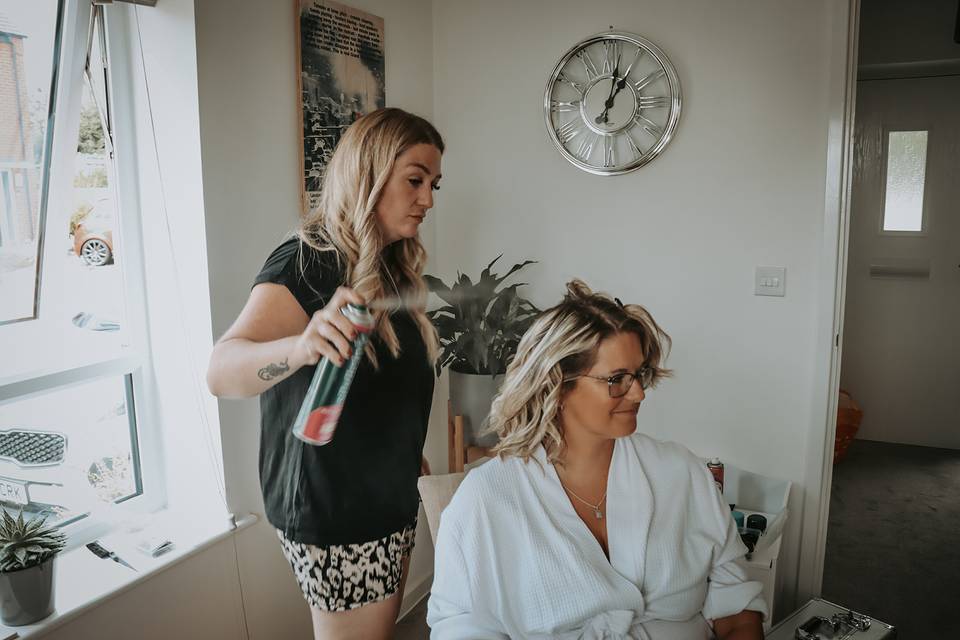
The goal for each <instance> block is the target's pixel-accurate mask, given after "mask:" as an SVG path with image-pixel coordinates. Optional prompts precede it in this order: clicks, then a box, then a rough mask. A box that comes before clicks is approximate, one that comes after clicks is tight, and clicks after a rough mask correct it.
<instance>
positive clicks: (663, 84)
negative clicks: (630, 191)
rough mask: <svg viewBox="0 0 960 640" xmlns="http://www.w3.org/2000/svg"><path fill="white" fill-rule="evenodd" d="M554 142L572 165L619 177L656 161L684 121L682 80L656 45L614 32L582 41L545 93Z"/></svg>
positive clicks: (546, 114)
mask: <svg viewBox="0 0 960 640" xmlns="http://www.w3.org/2000/svg"><path fill="white" fill-rule="evenodd" d="M543 111H544V119H545V120H546V124H547V130H548V131H549V133H550V137H551V138H552V139H553V142H554V145H556V147H557V149H559V150H560V153H561V154H563V157H564V158H566V159H567V160H568V161H569V162H570V163H572V164H573V165H575V166H577V167H579V168H581V169H583V170H584V171H589V172H590V173H595V174H598V175H618V174H621V173H627V172H628V171H633V170H635V169H639V168H640V167H642V166H643V165H645V164H647V163H648V162H650V161H651V160H653V159H654V158H655V157H656V156H657V155H658V154H659V153H660V152H661V151H663V149H664V147H666V146H667V143H668V142H670V138H671V137H672V136H673V132H674V130H675V129H676V127H677V121H678V120H679V119H680V81H679V79H678V78H677V72H676V70H675V69H674V68H673V65H672V64H671V63H670V61H669V60H668V59H667V56H666V55H664V53H663V51H661V50H660V49H659V48H658V47H657V46H656V45H655V44H653V43H652V42H650V41H648V40H646V39H644V38H641V37H640V36H637V35H633V34H629V33H620V32H609V33H603V34H598V35H596V36H592V37H590V38H587V39H586V40H583V41H582V42H579V43H577V44H576V45H575V46H574V47H573V48H572V49H570V50H569V51H568V52H567V53H566V54H565V55H564V56H563V57H562V58H561V59H560V62H559V63H557V66H556V68H555V69H554V70H553V74H552V75H551V76H550V80H549V81H548V82H547V89H546V91H545V92H544V96H543Z"/></svg>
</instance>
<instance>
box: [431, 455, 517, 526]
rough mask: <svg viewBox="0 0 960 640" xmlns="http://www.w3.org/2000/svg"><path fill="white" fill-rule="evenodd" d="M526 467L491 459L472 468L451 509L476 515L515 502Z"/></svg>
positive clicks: (461, 485) (513, 459) (511, 461)
mask: <svg viewBox="0 0 960 640" xmlns="http://www.w3.org/2000/svg"><path fill="white" fill-rule="evenodd" d="M523 464H524V463H523V461H522V460H520V459H519V458H491V459H490V460H487V461H486V462H484V463H483V464H481V465H480V466H477V467H474V468H472V469H471V470H470V471H468V472H467V474H466V475H465V476H464V478H463V482H461V483H460V486H459V487H458V488H457V492H456V494H454V496H453V500H451V502H450V506H449V507H448V508H450V509H454V510H462V511H464V512H472V513H476V512H479V511H486V510H491V509H496V508H498V506H500V505H503V504H505V503H508V502H512V499H513V497H514V495H515V493H516V486H517V481H518V479H519V475H520V473H521V472H522V465H523ZM531 464H533V463H532V462H531Z"/></svg>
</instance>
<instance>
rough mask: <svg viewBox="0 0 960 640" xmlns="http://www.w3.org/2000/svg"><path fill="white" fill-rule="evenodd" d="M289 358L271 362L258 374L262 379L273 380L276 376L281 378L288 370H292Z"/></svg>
mask: <svg viewBox="0 0 960 640" xmlns="http://www.w3.org/2000/svg"><path fill="white" fill-rule="evenodd" d="M288 359H289V358H284V359H283V362H271V363H270V364H268V365H267V366H265V367H264V368H263V369H260V370H259V371H257V376H259V377H260V379H261V380H273V379H274V378H279V377H280V376H282V375H283V374H285V373H286V372H287V371H290V365H289V364H287V360H288Z"/></svg>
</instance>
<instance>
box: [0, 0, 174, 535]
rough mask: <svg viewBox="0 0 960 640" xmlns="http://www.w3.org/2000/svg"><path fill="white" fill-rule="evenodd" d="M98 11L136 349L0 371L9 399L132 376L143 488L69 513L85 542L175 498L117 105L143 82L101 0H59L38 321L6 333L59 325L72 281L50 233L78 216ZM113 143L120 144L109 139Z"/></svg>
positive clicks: (130, 136)
mask: <svg viewBox="0 0 960 640" xmlns="http://www.w3.org/2000/svg"><path fill="white" fill-rule="evenodd" d="M97 13H99V14H100V16H102V20H101V21H100V26H101V28H102V32H101V36H100V37H101V38H102V40H101V42H104V41H105V42H106V49H105V50H104V51H103V52H102V54H103V55H105V56H106V60H107V61H108V65H107V68H108V70H107V78H106V81H107V82H108V83H109V89H108V91H107V100H108V101H110V102H112V103H113V104H110V105H109V106H106V105H105V108H107V109H109V110H110V112H111V114H112V116H113V123H112V124H113V136H114V143H116V144H117V145H118V147H119V148H114V150H113V151H114V153H113V155H112V157H110V155H108V158H107V160H108V165H109V168H108V175H109V178H110V187H111V188H112V189H113V191H114V196H115V197H114V202H115V205H116V209H117V222H118V230H119V231H120V235H121V236H122V242H123V245H122V246H123V248H122V252H123V254H122V259H121V260H119V261H118V264H117V267H118V269H120V270H121V280H122V282H123V287H124V291H123V295H124V297H125V299H126V318H125V323H126V324H127V325H128V327H129V329H128V337H129V338H130V344H131V347H132V348H131V349H130V350H129V352H128V353H123V354H120V355H109V356H106V357H103V358H89V359H86V361H83V362H77V363H70V364H69V365H68V366H56V365H54V366H46V367H40V368H39V369H37V370H33V371H28V372H17V373H16V374H14V375H12V376H6V377H0V404H4V403H7V402H12V401H15V400H18V399H23V398H26V397H29V396H34V395H38V394H43V393H47V392H50V391H55V390H57V389H59V388H64V387H67V386H72V385H76V384H82V383H86V382H90V381H93V380H96V379H99V378H102V377H114V376H124V379H125V381H124V384H125V386H126V389H127V408H128V411H130V412H131V414H130V419H131V420H132V421H133V423H134V424H133V425H132V426H131V457H132V458H133V459H132V460H131V462H132V466H133V468H134V472H135V473H137V472H139V476H137V477H135V478H134V481H135V485H136V486H137V487H138V489H139V492H138V494H137V495H134V496H128V497H126V498H121V499H120V500H119V501H116V502H114V504H113V505H111V506H110V507H109V509H106V510H105V511H110V512H111V515H110V516H106V517H104V516H103V515H99V516H98V515H91V514H87V515H84V516H81V517H77V518H73V519H71V520H68V521H65V522H64V523H62V529H63V531H64V532H65V533H66V534H67V535H68V548H72V547H75V546H79V545H82V544H84V543H85V542H88V541H90V540H92V539H94V538H96V537H99V536H101V535H103V534H104V533H105V532H107V531H109V530H110V528H111V522H112V521H115V519H116V518H115V516H116V515H117V514H118V513H121V512H123V513H129V514H143V513H149V512H152V511H156V510H157V509H159V508H161V507H162V506H164V505H165V504H166V483H165V478H164V471H163V470H164V459H163V454H162V434H161V433H160V414H159V412H158V410H157V408H158V403H157V397H158V391H157V383H156V376H155V374H154V372H153V368H154V363H153V357H152V354H151V350H150V339H149V338H150V336H149V329H148V326H149V325H148V312H147V299H146V294H145V292H144V289H145V286H144V285H145V267H144V259H145V254H144V243H143V237H142V226H141V224H140V219H139V218H140V215H139V198H138V187H139V179H138V175H137V173H136V162H135V158H136V142H135V139H136V138H135V133H136V132H135V125H134V119H133V117H132V115H131V113H127V114H126V115H125V117H124V115H123V114H122V112H118V110H117V108H116V107H117V106H119V107H120V109H132V108H133V106H134V96H133V94H134V91H135V88H134V87H133V86H131V85H129V84H128V79H129V78H130V75H129V74H124V73H122V72H121V73H114V72H113V68H112V66H111V64H112V61H113V60H117V59H120V56H121V53H122V52H123V47H125V46H126V45H127V42H126V39H127V38H128V35H127V34H126V33H125V32H124V29H123V25H122V23H123V20H122V19H119V16H118V19H116V20H114V19H113V17H114V16H113V15H111V12H110V11H108V10H104V8H103V7H102V6H99V5H93V4H92V2H91V1H90V0H59V7H58V24H57V28H58V30H59V36H58V38H57V42H58V45H59V46H58V51H57V52H56V53H55V57H54V65H53V66H54V73H53V74H52V82H53V83H54V85H55V86H56V93H55V94H54V93H53V92H51V96H52V98H51V101H50V117H49V121H48V125H47V126H48V130H47V135H46V144H47V146H48V150H47V151H46V154H47V155H46V156H45V162H46V163H47V171H46V172H45V173H44V180H43V191H42V195H41V211H40V214H39V215H38V221H39V222H38V224H39V225H40V229H39V231H38V235H39V236H40V237H39V239H38V241H39V243H40V246H41V248H40V249H38V275H37V281H38V284H37V287H38V289H37V295H36V296H35V300H34V306H35V316H34V318H31V319H30V320H32V322H22V321H15V322H7V323H0V333H3V332H10V335H12V339H13V340H16V339H18V337H22V338H30V337H32V338H33V339H34V340H38V339H39V337H41V336H43V335H45V332H49V331H51V330H53V329H52V327H51V326H50V325H49V324H47V323H45V322H44V320H45V318H47V317H50V311H51V310H54V309H56V300H57V298H56V296H57V295H58V294H60V293H61V292H62V287H60V286H59V283H58V281H57V278H56V271H54V272H51V273H47V274H46V277H44V274H45V270H46V269H55V270H56V269H57V268H59V267H60V265H62V264H63V262H62V260H63V256H62V255H61V256H57V255H56V253H57V252H59V253H63V250H62V249H63V248H62V246H61V245H60V243H58V242H56V241H55V240H56V238H58V237H59V236H58V235H57V234H56V233H55V232H54V235H51V236H50V238H49V242H47V241H45V240H46V239H47V234H48V232H53V230H54V229H56V228H58V227H57V225H59V224H61V223H63V224H64V225H65V224H66V221H65V220H61V219H60V217H64V218H66V219H67V220H68V219H69V213H66V214H63V215H62V216H59V217H58V216H54V215H47V211H48V210H49V211H64V212H68V211H69V208H68V207H65V204H66V203H67V201H68V198H69V197H70V196H71V195H72V189H73V173H74V158H75V155H76V152H77V138H78V135H79V123H80V107H81V99H82V95H83V90H84V87H85V85H86V83H87V79H86V77H85V74H84V66H85V61H86V53H87V47H88V42H89V38H90V37H93V35H94V33H95V30H94V29H93V25H94V20H95V17H96V15H97ZM121 67H122V65H121ZM125 83H127V84H125ZM57 116H59V117H57ZM104 136H105V138H106V137H109V136H110V134H109V132H107V131H104ZM107 150H108V152H109V150H110V143H109V142H108V143H107ZM128 157H129V158H130V159H131V161H130V162H128V163H126V164H128V165H131V166H128V167H124V166H123V165H124V162H122V160H123V159H126V158H128ZM41 284H42V285H43V286H42V287H41ZM45 314H46V316H45ZM5 339H7V338H5ZM138 453H139V455H137V454H138ZM115 510H119V511H115Z"/></svg>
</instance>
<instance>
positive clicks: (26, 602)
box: [0, 509, 66, 627]
mask: <svg viewBox="0 0 960 640" xmlns="http://www.w3.org/2000/svg"><path fill="white" fill-rule="evenodd" d="M65 544H66V536H64V535H63V533H62V532H61V531H60V530H59V529H57V528H56V527H52V526H48V525H47V518H46V517H45V516H37V517H34V518H30V519H28V520H24V518H23V510H22V509H21V510H20V513H19V515H18V516H17V517H16V518H14V517H13V516H11V515H10V513H9V512H8V511H7V510H6V509H4V510H3V518H2V519H0V618H2V620H3V624H5V625H8V626H12V627H18V626H21V625H25V624H30V623H32V622H36V621H37V620H41V619H43V618H46V617H47V616H49V615H50V614H51V613H53V609H54V601H53V568H54V559H55V557H56V555H57V554H58V553H59V552H60V551H62V550H63V547H64V545H65Z"/></svg>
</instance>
